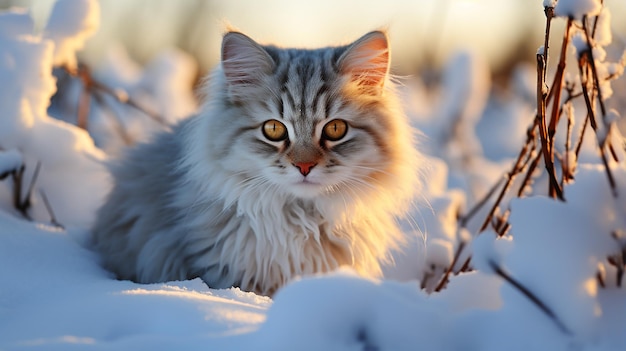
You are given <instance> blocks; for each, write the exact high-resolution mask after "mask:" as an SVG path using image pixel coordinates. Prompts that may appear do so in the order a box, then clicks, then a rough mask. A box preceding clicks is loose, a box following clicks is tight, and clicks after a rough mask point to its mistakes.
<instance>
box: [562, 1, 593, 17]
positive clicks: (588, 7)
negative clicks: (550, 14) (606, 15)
mask: <svg viewBox="0 0 626 351" xmlns="http://www.w3.org/2000/svg"><path fill="white" fill-rule="evenodd" d="M601 10H602V2H601V0H558V1H557V2H556V6H555V7H554V14H555V15H556V16H563V17H571V18H575V19H578V20H580V19H582V17H583V16H585V15H586V16H588V17H591V16H596V15H598V14H599V13H600V11H601Z"/></svg>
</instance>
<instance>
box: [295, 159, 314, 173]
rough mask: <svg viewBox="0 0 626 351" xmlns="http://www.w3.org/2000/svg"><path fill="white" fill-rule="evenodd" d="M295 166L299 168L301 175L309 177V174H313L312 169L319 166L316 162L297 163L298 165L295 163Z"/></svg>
mask: <svg viewBox="0 0 626 351" xmlns="http://www.w3.org/2000/svg"><path fill="white" fill-rule="evenodd" d="M293 165H294V166H296V167H298V169H299V170H300V173H302V175H303V176H307V175H308V174H309V173H311V168H313V167H315V166H316V165H317V163H315V162H297V163H294V164H293Z"/></svg>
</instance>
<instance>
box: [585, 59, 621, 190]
mask: <svg viewBox="0 0 626 351" xmlns="http://www.w3.org/2000/svg"><path fill="white" fill-rule="evenodd" d="M590 53H591V48H588V49H587V50H585V51H584V52H582V53H580V57H579V59H578V68H579V72H580V80H581V82H580V84H581V86H582V89H583V97H584V99H585V105H587V113H588V114H589V123H590V125H591V128H592V129H593V131H594V132H596V140H597V142H598V147H599V149H600V157H601V158H602V163H603V164H604V169H605V170H606V176H607V178H608V181H609V185H610V186H611V192H612V194H613V196H614V197H617V185H616V184H615V179H614V178H613V173H612V172H611V168H610V167H609V162H608V159H607V157H606V152H605V151H604V147H603V141H602V140H600V139H599V138H598V137H597V131H598V125H597V124H596V117H595V111H594V109H593V106H592V102H591V98H590V97H589V91H588V89H587V84H588V81H589V78H588V76H587V75H586V74H585V71H586V70H585V67H586V66H587V65H589V62H588V61H589V60H593V57H590V56H589V55H590Z"/></svg>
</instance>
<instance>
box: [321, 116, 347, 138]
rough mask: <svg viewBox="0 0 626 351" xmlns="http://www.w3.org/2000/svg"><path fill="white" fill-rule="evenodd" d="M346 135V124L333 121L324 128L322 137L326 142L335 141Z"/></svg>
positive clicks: (340, 121) (340, 120) (339, 120)
mask: <svg viewBox="0 0 626 351" xmlns="http://www.w3.org/2000/svg"><path fill="white" fill-rule="evenodd" d="M346 133H348V123H347V122H346V121H344V120H342V119H334V120H332V121H330V122H328V123H326V125H325V126H324V130H323V135H324V138H326V140H330V141H337V140H339V139H341V138H343V137H345V136H346Z"/></svg>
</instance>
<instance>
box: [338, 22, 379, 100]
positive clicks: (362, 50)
mask: <svg viewBox="0 0 626 351" xmlns="http://www.w3.org/2000/svg"><path fill="white" fill-rule="evenodd" d="M338 65H339V70H340V73H341V74H345V75H350V76H351V79H352V80H353V81H355V82H356V83H357V84H359V85H360V86H361V87H363V88H366V90H368V91H372V92H373V93H375V94H379V93H380V92H381V91H382V87H383V85H384V83H385V78H386V77H387V73H388V72H389V44H388V40H387V34H385V33H384V32H381V31H374V32H370V33H368V34H365V35H364V36H362V37H361V38H360V39H358V40H357V41H355V42H354V43H352V44H351V45H350V46H349V47H348V49H346V51H345V52H344V53H343V54H342V55H341V57H339V61H338Z"/></svg>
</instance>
